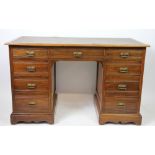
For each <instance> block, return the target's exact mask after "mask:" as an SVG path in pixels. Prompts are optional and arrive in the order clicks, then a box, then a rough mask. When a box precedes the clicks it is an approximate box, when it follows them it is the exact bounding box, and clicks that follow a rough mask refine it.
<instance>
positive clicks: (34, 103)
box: [28, 101, 36, 105]
mask: <svg viewBox="0 0 155 155" xmlns="http://www.w3.org/2000/svg"><path fill="white" fill-rule="evenodd" d="M28 105H36V102H34V101H31V102H29V103H28Z"/></svg>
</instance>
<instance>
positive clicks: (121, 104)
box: [117, 102, 125, 107]
mask: <svg viewBox="0 0 155 155" xmlns="http://www.w3.org/2000/svg"><path fill="white" fill-rule="evenodd" d="M117 106H118V107H123V106H125V104H124V103H123V102H118V103H117Z"/></svg>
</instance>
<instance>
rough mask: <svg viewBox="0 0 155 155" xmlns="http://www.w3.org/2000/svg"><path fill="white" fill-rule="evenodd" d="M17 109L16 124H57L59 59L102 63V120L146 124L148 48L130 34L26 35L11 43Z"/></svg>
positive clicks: (99, 75)
mask: <svg viewBox="0 0 155 155" xmlns="http://www.w3.org/2000/svg"><path fill="white" fill-rule="evenodd" d="M7 45H9V53H10V68H11V85H12V103H13V106H12V107H13V112H12V114H11V123H12V124H16V123H18V122H42V121H46V122H48V123H54V109H55V106H56V93H55V90H56V86H55V79H56V76H55V72H56V61H61V60H63V61H96V62H97V81H96V93H95V98H96V106H97V109H98V116H99V123H100V124H104V123H106V122H113V123H119V122H121V123H130V122H132V123H135V124H137V125H140V124H141V120H142V117H141V114H140V102H141V92H142V83H143V71H144V62H145V52H146V47H148V46H149V45H147V44H144V43H141V42H138V41H136V40H133V39H129V38H59V37H54V38H53V37H20V38H18V39H16V40H14V41H11V42H9V43H7Z"/></svg>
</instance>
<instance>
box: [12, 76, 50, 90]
mask: <svg viewBox="0 0 155 155" xmlns="http://www.w3.org/2000/svg"><path fill="white" fill-rule="evenodd" d="M14 89H15V91H31V92H33V91H42V92H43V91H48V89H49V86H48V80H46V79H40V80H35V79H14Z"/></svg>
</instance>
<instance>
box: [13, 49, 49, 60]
mask: <svg viewBox="0 0 155 155" xmlns="http://www.w3.org/2000/svg"><path fill="white" fill-rule="evenodd" d="M13 57H14V58H48V50H47V49H46V48H30V47H25V48H23V47H17V48H13Z"/></svg>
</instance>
